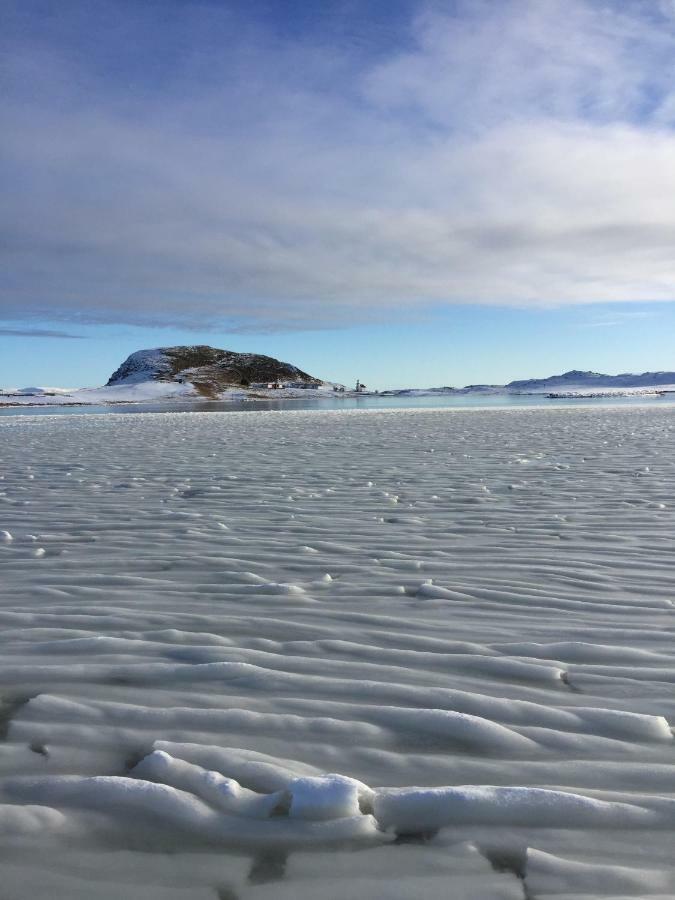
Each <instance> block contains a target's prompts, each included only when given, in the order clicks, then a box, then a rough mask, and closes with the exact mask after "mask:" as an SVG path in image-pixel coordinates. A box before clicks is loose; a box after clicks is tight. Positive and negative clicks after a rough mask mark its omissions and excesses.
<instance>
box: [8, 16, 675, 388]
mask: <svg viewBox="0 0 675 900" xmlns="http://www.w3.org/2000/svg"><path fill="white" fill-rule="evenodd" d="M0 39H1V41H2V48H1V49H2V53H3V70H2V85H0V87H1V88H2V95H3V97H4V101H3V105H2V119H1V120H0V127H2V129H3V135H4V139H3V146H2V150H1V151H0V164H1V166H2V174H3V204H2V209H1V210H0V234H1V239H0V273H1V274H0V386H1V385H4V386H8V385H11V384H13V385H25V384H29V383H32V384H35V383H37V384H46V383H47V384H63V385H78V384H95V383H100V382H101V381H103V380H105V378H107V376H108V375H109V374H110V372H111V371H112V369H114V368H115V367H116V366H117V364H118V363H119V362H120V360H121V359H122V358H123V357H124V356H126V355H127V354H128V353H129V352H132V351H133V350H136V349H139V348H141V347H148V346H160V345H170V344H176V343H211V344H213V345H214V346H221V347H226V348H229V349H235V350H251V351H260V352H264V353H268V354H271V355H275V356H279V357H281V358H284V359H286V360H288V361H291V362H294V363H296V364H298V365H300V366H302V367H304V368H306V369H308V370H309V371H310V372H312V373H313V374H318V375H321V376H324V377H327V378H332V379H337V380H341V381H345V382H350V381H352V380H354V379H355V378H356V377H360V378H361V379H362V380H364V381H366V383H369V384H371V385H372V386H374V387H380V388H383V387H391V386H401V385H417V386H425V385H433V384H465V383H469V382H478V381H480V382H503V381H506V380H509V379H511V378H516V377H526V376H530V375H531V376H536V375H547V374H552V373H553V372H558V371H561V370H564V369H568V368H594V369H597V370H602V371H608V372H619V371H627V370H633V371H635V370H644V369H675V357H674V356H673V352H672V349H671V346H670V342H669V337H672V335H674V334H675V328H674V327H673V326H674V325H675V254H674V253H673V249H672V248H673V246H674V243H675V205H674V204H673V203H672V197H673V196H674V195H675V136H674V135H673V125H674V124H675V80H674V79H673V70H674V69H675V3H674V2H672V0H623V2H621V3H618V2H614V3H613V2H603V3H599V2H595V0H456V2H449V0H446V2H421V0H399V2H396V0H326V2H322V3H320V4H319V3H306V2H290V0H266V2H263V0H248V2H243V0H236V2H234V0H232V2H227V0H222V2H221V0H219V2H215V0H211V2H208V0H201V2H190V0H147V2H142V3H141V2H132V0H87V2H84V0H81V2H80V0H71V2H68V3H64V4H54V3H52V2H47V0H43V2H40V0H8V2H6V3H5V4H3V29H2V36H1V38H0ZM73 336H74V337H73Z"/></svg>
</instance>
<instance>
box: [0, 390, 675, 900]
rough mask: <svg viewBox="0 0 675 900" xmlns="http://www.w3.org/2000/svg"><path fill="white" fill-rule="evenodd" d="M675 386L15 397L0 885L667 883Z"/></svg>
mask: <svg viewBox="0 0 675 900" xmlns="http://www.w3.org/2000/svg"><path fill="white" fill-rule="evenodd" d="M674 511H675V408H672V407H670V406H667V405H665V404H664V406H663V407H661V408H660V409H658V410H654V409H649V410H647V409H638V408H635V409H611V410H610V409H605V410H603V409H592V410H591V409H589V410H578V409H577V410H571V409H555V410H528V411H522V410H520V411H516V410H506V411H488V412H480V411H460V410H435V411H405V412H401V411H396V412H389V411H387V412H365V413H360V412H338V413H315V412H311V413H305V412H290V413H274V412H252V413H225V414H209V413H206V414H200V413H195V414H174V413H165V414H160V415H138V416H133V417H131V416H129V417H123V416H119V417H118V416H110V415H109V416H101V417H95V416H87V417H60V418H56V417H55V418H50V417H40V418H30V417H28V418H20V419H19V418H16V419H15V418H10V419H5V420H0V577H1V582H0V592H1V602H0V624H1V627H2V632H1V634H0V648H1V651H2V653H1V657H0V776H1V778H0V834H1V835H2V842H1V846H2V849H0V865H1V867H2V879H1V885H2V897H3V900H28V898H30V900H38V898H58V900H60V898H64V900H65V898H68V900H71V898H76V900H77V898H82V900H84V898H87V900H96V898H110V900H112V898H119V897H121V896H124V897H125V898H132V900H135V898H138V900H140V898H141V897H142V898H144V900H146V898H150V900H152V898H162V900H171V898H175V900H188V898H189V900H201V898H204V900H206V898H209V900H218V898H220V900H235V898H241V900H245V898H252V900H257V898H260V900H264V898H275V900H285V898H289V900H291V898H293V900H296V898H303V900H304V898H315V900H333V898H334V900H338V898H339V900H350V898H359V900H368V898H393V900H397V898H400V900H409V898H421V900H436V898H438V900H441V898H444V900H446V898H448V897H452V898H463V897H466V898H472V900H481V898H504V900H510V898H516V900H522V898H523V897H529V898H537V900H543V898H549V897H551V898H554V897H555V898H557V900H561V898H568V900H569V898H572V897H574V898H576V900H579V898H592V897H613V898H617V897H647V896H648V897H651V898H657V897H661V898H665V897H672V896H673V895H674V894H675V870H674V867H673V863H672V833H673V827H674V826H675V745H674V742H673V735H672V732H671V728H670V723H672V722H673V721H675V664H674V662H675V650H674V647H673V637H674V630H675V627H674V626H675V619H674V612H675V607H674V606H673V601H674V600H675V592H674V590H673V588H674V585H675V552H674V551H675V515H674Z"/></svg>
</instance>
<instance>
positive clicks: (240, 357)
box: [106, 345, 323, 397]
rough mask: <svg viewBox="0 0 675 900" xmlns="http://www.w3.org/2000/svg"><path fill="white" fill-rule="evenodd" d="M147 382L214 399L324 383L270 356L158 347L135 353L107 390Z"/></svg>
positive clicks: (109, 382)
mask: <svg viewBox="0 0 675 900" xmlns="http://www.w3.org/2000/svg"><path fill="white" fill-rule="evenodd" d="M146 381H163V382H174V383H177V384H191V385H193V387H194V388H195V390H196V391H198V392H199V393H200V394H201V395H202V396H205V397H213V396H216V395H217V394H219V393H220V392H221V391H225V390H228V389H231V388H233V387H244V388H255V387H256V385H267V384H278V383H281V384H284V385H289V386H291V385H292V386H299V387H301V386H305V385H306V386H310V385H320V384H323V382H322V381H321V379H320V378H314V377H313V376H312V375H308V374H307V372H303V371H302V370H301V369H298V368H297V366H292V365H290V363H285V362H280V360H278V359H274V358H273V357H272V356H262V355H260V354H258V353H235V352H234V351H232V350H218V349H217V348H216V347H209V346H207V345H198V346H191V347H157V348H155V349H152V350H138V351H137V352H136V353H132V354H131V356H129V357H127V359H125V360H124V362H123V363H122V365H121V366H120V367H119V369H117V370H116V371H115V372H113V374H112V375H111V376H110V378H109V379H108V382H107V385H106V387H117V386H121V385H131V384H139V383H141V382H146Z"/></svg>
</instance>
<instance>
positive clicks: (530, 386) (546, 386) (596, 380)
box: [384, 369, 675, 395]
mask: <svg viewBox="0 0 675 900" xmlns="http://www.w3.org/2000/svg"><path fill="white" fill-rule="evenodd" d="M673 385H675V372H642V373H640V374H633V373H629V372H624V373H622V374H621V375H603V374H602V373H600V372H582V371H580V370H579V369H572V370H571V371H569V372H564V373H563V374H562V375H550V376H549V377H548V378H526V379H521V380H518V381H510V382H509V383H508V384H469V385H466V387H461V388H455V387H438V388H425V389H419V388H402V389H400V390H396V391H385V392H384V393H386V394H395V395H402V394H420V393H429V394H438V393H444V394H548V393H552V394H555V393H559V392H570V393H585V394H588V393H590V392H594V391H600V392H604V391H607V390H610V391H611V392H617V391H619V390H621V389H628V388H658V387H660V386H670V387H672V386H673Z"/></svg>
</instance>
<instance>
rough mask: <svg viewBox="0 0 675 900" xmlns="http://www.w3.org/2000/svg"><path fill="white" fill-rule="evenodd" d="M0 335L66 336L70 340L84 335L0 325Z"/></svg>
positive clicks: (30, 336)
mask: <svg viewBox="0 0 675 900" xmlns="http://www.w3.org/2000/svg"><path fill="white" fill-rule="evenodd" d="M0 335H1V336H4V337H22V338H26V337H27V338H68V339H70V340H84V335H82V334H70V333H69V332H67V331H58V330H54V329H51V328H3V327H1V326H0Z"/></svg>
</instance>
